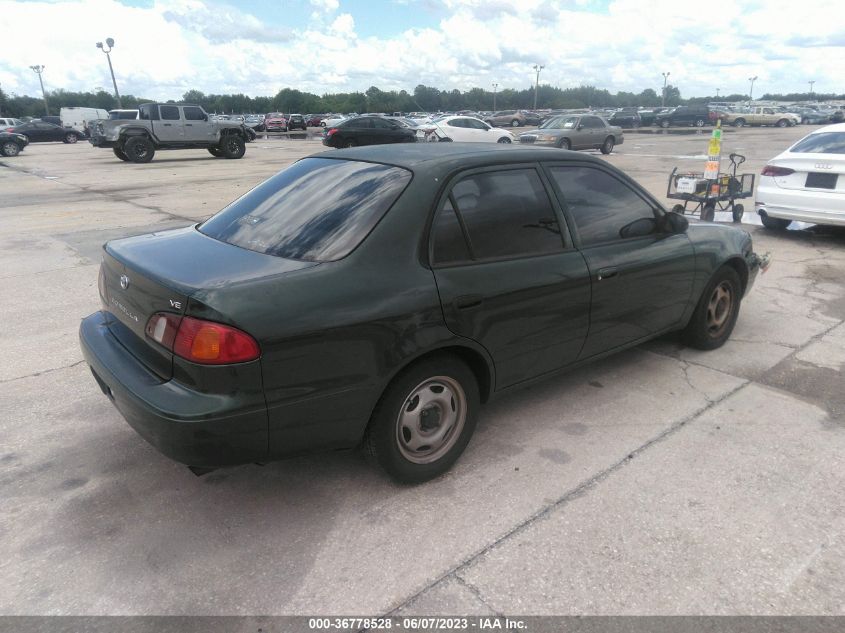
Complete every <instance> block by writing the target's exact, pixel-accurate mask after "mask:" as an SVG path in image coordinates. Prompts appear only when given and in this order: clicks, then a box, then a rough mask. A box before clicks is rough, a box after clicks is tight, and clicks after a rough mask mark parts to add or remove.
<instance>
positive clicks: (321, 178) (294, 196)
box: [199, 158, 411, 262]
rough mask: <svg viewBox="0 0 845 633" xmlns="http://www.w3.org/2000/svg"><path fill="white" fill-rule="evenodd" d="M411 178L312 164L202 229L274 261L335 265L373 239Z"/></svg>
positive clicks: (333, 163) (354, 165)
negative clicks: (273, 258) (269, 257)
mask: <svg viewBox="0 0 845 633" xmlns="http://www.w3.org/2000/svg"><path fill="white" fill-rule="evenodd" d="M410 180H411V172H410V171H408V170H406V169H402V168H400V167H392V166H388V165H379V164H375V163H365V162H362V161H353V160H332V159H329V158H306V159H303V160H300V161H298V162H296V163H294V164H293V165H291V166H290V167H288V168H287V169H285V170H284V171H281V172H279V173H278V174H276V175H275V176H273V177H272V178H270V179H269V180H265V181H264V182H263V183H261V184H260V185H258V186H257V187H256V188H255V189H253V190H252V191H250V192H249V193H247V194H246V195H244V196H243V197H241V198H239V199H238V200H235V202H233V203H232V204H230V205H229V206H228V207H226V208H225V209H223V210H222V211H220V212H219V213H218V214H217V215H214V216H212V217H211V218H210V219H208V220H207V221H206V222H204V223H203V224H201V225H200V226H199V231H200V232H201V233H204V234H205V235H208V236H209V237H212V238H214V239H217V240H220V241H221V242H226V243H228V244H233V245H235V246H240V247H241V248H246V249H249V250H251V251H257V252H259V253H265V254H267V255H275V256H277V257H284V258H287V259H298V260H304V261H316V262H325V261H334V260H336V259H340V258H342V257H345V256H346V255H348V254H349V253H350V252H352V250H353V249H354V248H355V247H356V246H358V244H360V243H361V242H362V241H363V240H364V238H365V237H366V236H367V235H369V233H370V231H371V230H372V229H373V227H374V226H375V225H376V224H377V223H378V221H379V220H380V219H381V218H382V216H383V215H384V214H385V213H386V212H387V210H388V209H389V208H390V207H391V206H392V205H393V203H394V202H395V201H396V199H397V198H398V197H399V195H400V194H401V193H402V191H403V190H404V189H405V186H406V185H407V184H408V183H409V182H410ZM326 183H331V186H326Z"/></svg>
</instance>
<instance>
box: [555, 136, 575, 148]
mask: <svg viewBox="0 0 845 633" xmlns="http://www.w3.org/2000/svg"><path fill="white" fill-rule="evenodd" d="M557 146H558V147H559V148H560V149H572V142H571V141H570V140H569V139H568V138H562V139H560V143H558V144H557Z"/></svg>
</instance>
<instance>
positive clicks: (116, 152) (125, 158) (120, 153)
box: [112, 147, 129, 161]
mask: <svg viewBox="0 0 845 633" xmlns="http://www.w3.org/2000/svg"><path fill="white" fill-rule="evenodd" d="M112 152H114V155H115V156H117V157H118V158H119V159H120V160H122V161H128V160H129V157H128V156H127V155H126V154H124V153H123V150H122V149H120V148H119V147H113V148H112Z"/></svg>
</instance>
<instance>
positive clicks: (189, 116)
mask: <svg viewBox="0 0 845 633" xmlns="http://www.w3.org/2000/svg"><path fill="white" fill-rule="evenodd" d="M185 120H186V121H205V113H204V112H203V111H202V109H201V108H198V107H196V106H185Z"/></svg>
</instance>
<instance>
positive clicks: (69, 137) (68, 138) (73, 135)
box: [64, 132, 79, 144]
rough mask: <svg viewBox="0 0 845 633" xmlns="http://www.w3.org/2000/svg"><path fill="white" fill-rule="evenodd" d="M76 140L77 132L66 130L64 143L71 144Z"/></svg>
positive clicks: (77, 137)
mask: <svg viewBox="0 0 845 633" xmlns="http://www.w3.org/2000/svg"><path fill="white" fill-rule="evenodd" d="M78 140H79V134H77V133H76V132H68V133H67V134H65V138H64V142H65V143H71V144H73V143H76V141H78Z"/></svg>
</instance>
